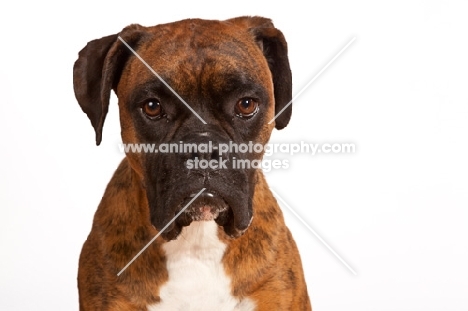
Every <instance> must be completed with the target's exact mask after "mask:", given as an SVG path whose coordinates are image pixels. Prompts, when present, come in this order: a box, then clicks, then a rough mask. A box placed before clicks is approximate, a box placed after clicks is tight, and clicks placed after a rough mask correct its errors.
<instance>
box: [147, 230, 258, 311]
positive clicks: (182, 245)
mask: <svg viewBox="0 0 468 311" xmlns="http://www.w3.org/2000/svg"><path fill="white" fill-rule="evenodd" d="M163 249H164V251H165V252H166V256H167V270H168V272H169V280H168V282H167V283H166V284H164V285H163V286H162V287H161V291H160V297H161V302H160V303H158V304H154V305H151V306H148V311H179V310H180V311H202V310H203V311H220V310H223V311H254V310H255V304H254V302H253V301H251V300H249V299H243V300H242V301H241V300H239V299H237V298H235V297H234V296H232V294H231V280H230V279H229V277H228V276H227V275H226V273H225V271H224V268H223V265H222V262H221V259H222V257H223V254H224V251H225V249H226V245H225V244H224V243H222V242H221V241H220V240H219V239H218V234H217V225H216V223H215V222H214V221H201V222H199V221H197V222H192V224H191V225H190V226H188V227H185V228H184V229H183V230H182V233H181V234H180V236H179V237H178V238H177V240H175V241H171V242H168V243H166V244H164V245H163Z"/></svg>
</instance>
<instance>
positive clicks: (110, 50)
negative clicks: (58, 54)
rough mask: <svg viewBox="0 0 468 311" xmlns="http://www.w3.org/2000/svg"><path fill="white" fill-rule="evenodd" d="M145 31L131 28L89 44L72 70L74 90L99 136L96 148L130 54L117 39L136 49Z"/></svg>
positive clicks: (135, 26)
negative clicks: (115, 89)
mask: <svg viewBox="0 0 468 311" xmlns="http://www.w3.org/2000/svg"><path fill="white" fill-rule="evenodd" d="M142 28H143V27H142V26H140V25H131V26H128V27H126V28H125V29H124V30H122V32H120V33H119V34H115V35H111V36H107V37H103V38H101V39H96V40H93V41H90V42H88V44H87V45H86V46H85V47H84V48H83V49H82V50H81V51H80V52H79V54H78V60H77V61H76V62H75V65H74V66H73V88H74V90H75V97H76V99H77V100H78V103H79V104H80V106H81V109H82V110H83V112H84V113H86V115H87V116H88V118H89V120H90V121H91V125H92V126H93V128H94V131H95V133H96V145H99V144H100V143H101V140H102V127H103V125H104V120H105V119H106V115H107V112H108V110H109V98H110V91H111V90H112V89H113V88H115V87H116V86H117V82H118V79H119V77H120V74H121V73H122V70H123V67H124V65H125V62H126V60H127V59H128V57H129V56H130V55H131V52H130V51H129V50H128V48H127V47H125V46H124V45H123V44H122V42H121V41H120V40H119V39H118V37H119V36H120V37H121V38H122V39H124V40H125V42H127V43H128V44H130V46H132V47H134V48H135V45H136V44H137V43H138V41H139V39H140V38H141V36H142V33H143V32H142V31H141V29H142Z"/></svg>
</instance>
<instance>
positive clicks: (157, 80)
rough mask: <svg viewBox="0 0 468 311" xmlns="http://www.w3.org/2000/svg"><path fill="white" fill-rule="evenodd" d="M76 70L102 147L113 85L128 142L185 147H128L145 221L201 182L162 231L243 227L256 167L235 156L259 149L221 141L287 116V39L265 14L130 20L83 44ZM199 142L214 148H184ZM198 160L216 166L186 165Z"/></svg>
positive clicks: (165, 212) (252, 135)
mask: <svg viewBox="0 0 468 311" xmlns="http://www.w3.org/2000/svg"><path fill="white" fill-rule="evenodd" d="M149 67H150V68H151V69H150V68H149ZM73 74H74V90H75V95H76V98H77V100H78V103H79V104H80V106H81V108H82V110H83V111H84V112H85V113H86V114H87V116H88V117H89V119H90V120H91V124H92V126H93V127H94V130H95V132H96V143H97V144H98V145H99V144H100V142H101V138H102V128H103V124H104V120H105V118H106V114H107V111H108V106H109V97H110V92H111V90H114V91H115V93H116V95H117V97H118V101H119V112H120V121H121V128H122V139H123V142H124V144H127V145H128V144H154V146H163V145H165V146H166V147H167V146H171V145H172V146H174V149H175V146H178V147H182V146H189V147H187V148H183V147H182V148H179V149H178V150H177V152H172V153H161V152H146V153H145V152H134V153H130V152H129V153H127V155H126V156H127V158H128V161H129V163H130V165H131V167H132V168H133V169H134V170H135V171H136V172H137V173H138V175H139V176H140V177H141V179H142V181H143V184H144V187H145V190H146V195H147V199H148V204H149V208H150V215H151V222H152V224H153V225H154V226H155V227H156V228H157V229H158V230H162V229H163V228H164V226H166V224H167V223H169V222H170V221H171V220H172V219H173V218H174V217H175V215H176V214H178V212H179V211H181V210H182V208H183V207H184V206H186V204H187V203H189V202H190V201H191V200H192V199H193V197H194V196H195V195H196V194H197V193H198V192H199V191H200V190H201V189H202V188H205V189H206V190H205V191H204V192H203V193H202V194H201V195H200V196H198V197H197V198H196V199H195V201H194V202H193V203H192V204H191V205H190V207H188V208H187V209H186V210H185V211H184V213H182V214H181V215H180V217H178V218H177V220H176V221H174V222H173V223H172V224H171V225H170V226H169V227H168V228H167V229H166V230H165V231H164V232H163V234H162V235H163V237H165V238H166V239H167V240H170V239H174V238H175V237H177V235H178V234H179V233H180V231H181V228H182V227H183V226H187V225H188V224H190V222H192V221H197V220H215V221H216V222H217V223H218V224H219V225H220V226H223V228H224V230H225V232H226V233H227V234H228V235H229V236H231V237H237V236H240V235H241V234H242V233H243V232H244V231H245V230H246V229H247V228H248V226H249V225H250V223H251V220H252V214H253V212H252V198H253V192H254V186H255V183H256V180H255V178H256V176H257V175H256V169H254V168H252V167H250V168H249V167H244V168H242V169H239V168H237V167H236V168H234V166H235V165H233V163H235V161H236V160H248V161H253V160H260V159H261V158H262V153H255V152H248V153H242V152H240V151H239V150H229V151H228V152H220V150H219V148H218V149H217V147H218V146H219V145H221V144H229V143H231V144H232V143H233V144H236V145H240V144H247V143H251V144H262V145H264V144H266V143H267V142H268V139H269V137H270V134H271V131H272V129H273V127H276V128H277V129H282V128H284V127H285V126H286V125H287V124H288V122H289V119H290V116H291V105H289V106H287V104H288V103H289V102H290V100H291V89H292V81H291V71H290V68H289V61H288V57H287V45H286V41H285V39H284V37H283V34H282V33H281V32H280V31H279V30H278V29H276V28H274V26H273V24H272V22H271V21H270V20H269V19H266V18H262V17H239V18H234V19H230V20H226V21H209V20H199V19H189V20H183V21H180V22H176V23H171V24H164V25H158V26H154V27H142V26H140V25H131V26H128V27H126V28H124V29H123V30H122V31H121V32H120V33H119V34H115V35H111V36H108V37H104V38H101V39H97V40H94V41H91V42H89V43H88V44H87V46H86V47H85V48H84V49H83V50H81V51H80V53H79V58H78V60H77V61H76V63H75V66H74V72H73ZM285 107H286V108H285ZM284 108H285V109H284ZM281 110H284V111H283V112H282V113H281V114H280V115H279V116H278V117H277V118H276V119H275V121H274V122H272V123H271V124H270V123H269V121H270V120H271V119H273V117H274V116H275V114H277V113H279V112H280V111H281ZM201 145H204V146H205V147H206V146H211V147H214V148H208V149H207V148H203V149H202V148H197V149H194V148H192V149H190V148H191V147H190V146H192V147H194V146H198V147H201ZM197 160H198V161H201V160H206V162H210V161H211V164H214V165H210V167H205V168H201V167H198V166H193V165H192V166H189V165H188V163H192V164H193V163H197V162H193V161H197ZM198 163H199V162H198ZM215 163H217V164H218V167H213V166H216V164H215Z"/></svg>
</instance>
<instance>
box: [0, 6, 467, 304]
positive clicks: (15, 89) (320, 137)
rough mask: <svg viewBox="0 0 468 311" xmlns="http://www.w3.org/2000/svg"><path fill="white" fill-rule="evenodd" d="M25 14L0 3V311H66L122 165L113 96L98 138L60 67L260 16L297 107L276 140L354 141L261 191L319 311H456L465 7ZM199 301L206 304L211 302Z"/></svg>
mask: <svg viewBox="0 0 468 311" xmlns="http://www.w3.org/2000/svg"><path fill="white" fill-rule="evenodd" d="M378 3H379V4H377V1H326V2H325V1H323V2H321V3H318V2H311V3H309V4H307V5H305V4H304V2H303V3H302V4H299V3H296V2H292V1H289V2H284V1H282V2H278V3H275V2H271V1H268V2H266V1H265V2H261V3H260V2H254V1H229V2H208V1H192V2H188V1H186V2H182V3H181V2H177V1H168V2H166V1H164V2H156V1H153V2H140V1H127V2H123V1H108V2H99V1H80V2H76V3H72V2H70V3H67V2H61V3H59V2H57V3H54V2H50V1H37V2H33V1H25V2H16V4H14V5H13V4H10V5H9V6H7V4H6V2H2V4H1V5H0V34H1V35H0V39H1V49H0V65H1V67H0V101H1V102H0V160H1V161H0V310H2V311H3V310H5V311H13V310H35V311H37V310H78V303H77V299H78V298H77V289H76V274H77V262H78V256H79V252H80V250H81V245H82V243H83V241H84V240H85V239H86V236H87V234H88V233H89V230H90V227H91V221H92V217H93V214H94V211H95V209H96V207H97V205H98V203H99V200H100V198H101V196H102V193H103V191H104V188H105V186H106V184H107V182H108V181H109V179H110V177H111V175H112V173H113V171H114V170H115V168H116V167H117V165H118V163H119V161H120V159H121V158H122V154H120V153H119V152H118V149H117V147H116V145H117V143H118V142H119V139H120V137H119V135H120V130H119V127H118V115H117V106H116V101H115V98H114V99H113V102H112V103H111V107H110V114H109V115H108V118H107V121H106V125H105V127H104V138H103V143H102V145H101V146H100V147H96V146H95V145H94V132H93V130H92V127H91V126H90V123H89V121H88V119H87V118H86V116H85V115H84V114H83V113H82V112H81V109H80V108H79V106H78V104H77V102H76V100H75V98H74V94H73V88H72V66H73V63H74V61H75V60H76V58H77V53H78V51H79V50H80V49H81V48H83V47H84V45H85V44H86V43H87V42H88V41H90V40H92V39H95V38H100V37H102V36H105V35H109V34H113V33H117V32H118V31H120V30H121V29H122V28H123V27H124V26H126V25H128V24H131V23H140V24H142V25H147V26H150V25H155V24H159V23H165V22H171V21H175V20H179V19H183V18H189V17H199V18H209V19H225V18H230V17H235V16H238V15H261V16H266V17H270V18H272V19H273V20H274V22H275V24H276V26H277V27H278V28H279V29H281V30H282V31H283V33H284V34H285V36H286V39H287V40H288V43H289V52H290V53H289V56H290V63H291V67H292V71H293V77H294V80H293V82H294V93H297V92H299V90H300V89H301V88H302V87H303V86H304V85H305V84H306V83H307V82H308V81H309V80H310V79H312V77H313V76H314V75H315V74H316V73H317V72H318V71H319V70H320V69H321V68H322V67H323V66H324V65H325V64H326V63H327V62H328V61H329V60H330V59H331V58H332V57H333V56H334V55H335V54H336V53H337V52H338V51H339V50H340V49H341V48H342V47H343V46H344V45H345V44H346V43H347V42H348V41H349V40H350V39H351V38H352V37H354V36H355V37H356V41H355V42H354V43H353V44H352V45H351V46H350V47H349V49H348V50H347V51H346V52H345V53H344V54H343V55H342V56H341V57H340V58H338V59H337V60H336V62H335V63H333V64H332V66H330V67H329V68H328V69H327V71H325V72H324V73H323V75H322V76H320V78H319V79H317V81H316V82H314V83H313V84H312V86H311V87H310V88H309V89H308V90H307V91H306V92H305V93H303V95H302V96H301V97H300V98H299V99H298V100H297V101H296V102H295V104H294V108H293V118H292V120H291V123H290V126H288V128H286V129H285V130H283V131H275V132H274V133H273V139H274V140H275V141H277V142H300V141H301V140H304V141H307V142H353V143H355V144H356V145H357V152H356V153H355V154H353V155H319V156H315V157H312V156H307V155H302V156H294V157H290V158H289V160H290V163H291V168H290V169H288V170H285V171H275V172H272V173H269V174H267V178H268V180H269V183H270V186H271V188H272V189H274V190H275V191H276V192H277V193H278V194H279V195H280V196H281V197H282V198H283V199H284V200H285V201H286V202H288V204H289V205H290V206H291V207H292V208H294V209H295V210H296V211H297V213H298V214H300V215H301V217H303V218H304V220H305V221H306V222H307V223H308V224H309V225H310V226H311V227H312V228H314V229H315V230H316V231H317V232H318V233H319V234H320V235H321V236H322V237H323V238H324V239H325V240H326V241H328V243H329V244H330V245H331V246H332V247H333V248H334V249H335V250H336V251H337V252H338V253H339V254H340V255H341V256H342V257H343V258H344V259H345V260H346V261H347V262H348V263H349V264H350V265H351V266H352V267H353V268H354V269H355V270H356V271H357V276H354V275H353V274H352V273H351V272H350V271H349V270H348V269H347V268H346V267H344V266H343V265H342V264H341V263H340V262H339V261H338V260H337V259H336V258H335V257H334V256H333V255H332V254H331V253H330V252H329V251H328V250H327V249H326V248H325V247H324V246H323V245H322V244H321V243H320V242H319V241H318V240H317V238H316V237H315V236H314V235H313V234H311V233H310V232H309V231H308V230H307V229H306V228H305V227H304V226H303V225H302V224H301V223H300V222H298V221H297V220H296V219H295V218H294V217H293V216H292V215H291V213H290V212H289V211H288V210H287V209H284V213H285V216H286V219H287V222H288V224H289V226H290V228H291V229H292V231H293V235H294V236H295V238H296V241H297V243H298V245H299V248H300V251H301V255H302V259H303V262H304V268H305V274H306V279H307V283H308V287H309V293H310V296H311V299H312V303H313V307H314V310H316V311H319V310H320V311H322V310H379V311H380V310H424V311H428V310H468V268H467V262H468V245H467V244H468V243H467V237H468V226H467V221H468V211H467V210H468V191H467V190H468V147H467V145H468V138H467V133H468V57H467V55H468V34H467V30H468V18H467V14H468V6H467V2H464V1H391V2H386V4H382V3H383V2H378ZM207 295H209V293H207Z"/></svg>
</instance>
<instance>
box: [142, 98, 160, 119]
mask: <svg viewBox="0 0 468 311" xmlns="http://www.w3.org/2000/svg"><path fill="white" fill-rule="evenodd" d="M141 109H142V111H143V113H144V114H145V115H146V116H147V117H148V118H150V119H157V118H159V117H160V116H161V115H162V108H161V103H160V102H159V100H157V99H149V100H147V101H146V102H145V103H144V104H143V107H142V108H141Z"/></svg>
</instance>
